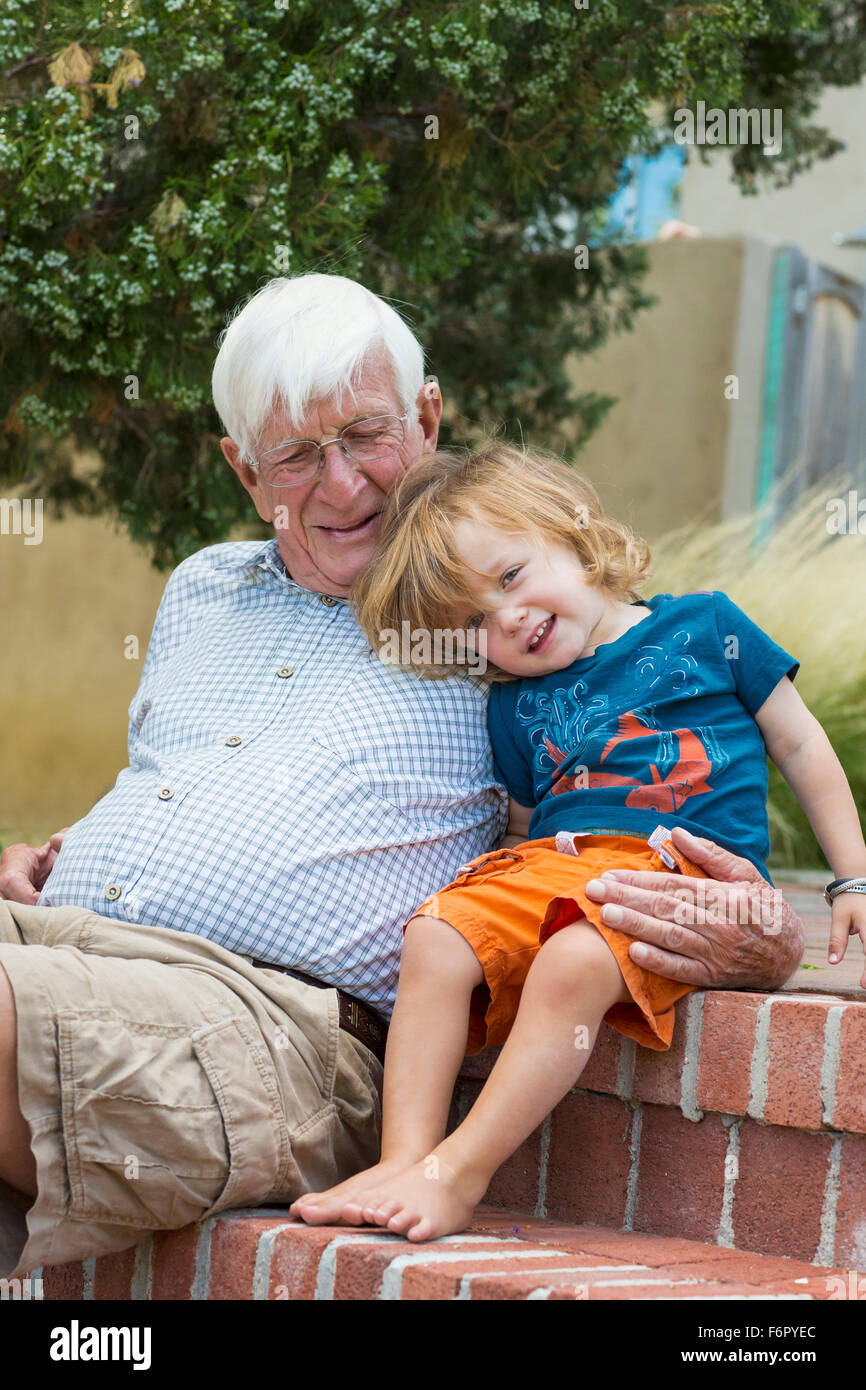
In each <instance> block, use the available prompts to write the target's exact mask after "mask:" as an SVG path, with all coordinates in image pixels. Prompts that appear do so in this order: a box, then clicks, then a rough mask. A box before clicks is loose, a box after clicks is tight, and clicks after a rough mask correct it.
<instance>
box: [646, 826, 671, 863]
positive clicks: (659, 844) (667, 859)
mask: <svg viewBox="0 0 866 1390" xmlns="http://www.w3.org/2000/svg"><path fill="white" fill-rule="evenodd" d="M670 838H671V832H670V831H669V830H668V828H667V826H666V825H657V826H656V828H655V830H654V831H653V833H652V834H651V835H650V837H649V839H648V840H647V844H648V845H649V847H650V849H654V850H657V852H658V853H659V854H660V855H661V857H662V863H663V864H666V865H667V867H668V868H669V869H678V868H679V865H678V864H677V861H676V860H675V859H674V858H673V856H672V855H671V854H670V853H669V852H668V851H667V850H666V849H665V848H664V845H665V841H666V840H669V839H670Z"/></svg>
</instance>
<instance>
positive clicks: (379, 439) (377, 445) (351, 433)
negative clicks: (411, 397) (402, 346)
mask: <svg viewBox="0 0 866 1390" xmlns="http://www.w3.org/2000/svg"><path fill="white" fill-rule="evenodd" d="M408 418H409V412H408V410H407V411H406V413H405V415H372V416H370V417H369V418H368V419H366V420H355V421H354V423H353V424H351V425H347V426H346V428H345V429H344V430H341V431H340V433H339V434H338V435H335V436H334V438H333V439H323V440H322V442H321V444H317V443H316V441H315V440H314V439H284V440H283V442H282V443H281V444H276V445H274V447H273V449H268V451H267V453H264V454H262V456H261V458H260V459H259V460H258V461H256V460H255V459H254V458H252V457H250V456H248V457H249V462H250V463H251V464H253V465H254V467H256V468H257V469H258V471H259V474H260V476H261V478H262V479H263V480H264V482H266V483H268V484H269V485H270V486H271V487H298V486H300V484H301V483H308V482H309V481H310V480H311V479H312V478H315V476H316V474H317V473H320V472H321V471H322V469H323V468H324V466H325V449H326V448H327V447H328V445H329V444H339V446H340V448H341V450H342V451H343V454H344V455H345V457H346V458H348V459H353V460H354V462H355V463H376V462H377V461H378V460H380V459H384V458H387V457H388V455H389V454H395V453H397V451H398V450H399V449H401V448H402V447H403V440H404V438H405V428H404V427H405V423H406V421H407V420H408Z"/></svg>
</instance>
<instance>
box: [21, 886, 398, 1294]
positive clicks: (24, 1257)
mask: <svg viewBox="0 0 866 1390" xmlns="http://www.w3.org/2000/svg"><path fill="white" fill-rule="evenodd" d="M0 966H2V968H3V969H4V970H5V971H6V974H7V976H8V977H9V980H10V983H11V986H12V991H13V993H14V996H15V1005H16V1010H17V1020H18V1088H19V1104H20V1106H21V1110H22V1112H23V1114H24V1116H25V1118H26V1120H27V1122H28V1124H29V1126H30V1132H31V1147H32V1149H33V1153H34V1155H35V1158H36V1165H37V1185H38V1192H37V1195H36V1198H35V1199H34V1201H33V1205H32V1206H31V1207H30V1209H29V1210H28V1211H26V1213H25V1211H24V1209H23V1207H22V1205H21V1203H20V1202H16V1201H15V1200H14V1198H13V1197H12V1196H11V1195H10V1194H9V1193H8V1192H3V1191H2V1188H0V1277H5V1278H8V1277H12V1276H16V1277H17V1276H20V1275H22V1274H25V1273H27V1272H28V1271H29V1270H31V1269H34V1268H36V1267H37V1266H40V1265H49V1264H64V1263H66V1262H67V1261H69V1260H80V1259H86V1258H89V1257H91V1256H94V1255H102V1254H106V1253H107V1252H109V1251H113V1250H123V1249H126V1248H128V1247H129V1246H131V1245H135V1244H137V1243H138V1241H140V1240H141V1239H142V1238H143V1237H144V1236H145V1235H146V1234H147V1233H148V1232H150V1231H155V1230H173V1229H176V1228H178V1227H180V1226H185V1225H187V1224H188V1223H189V1222H192V1221H197V1220H200V1219H201V1218H202V1217H206V1216H209V1215H211V1214H212V1213H214V1212H218V1211H222V1210H224V1209H225V1208H227V1207H239V1206H240V1207H244V1206H259V1205H262V1204H274V1203H287V1202H290V1201H293V1200H294V1198H295V1197H297V1196H298V1195H299V1194H300V1193H302V1192H305V1191H315V1190H320V1189H322V1188H324V1187H329V1186H331V1185H332V1184H333V1183H335V1182H339V1181H342V1179H344V1178H346V1177H349V1176H350V1175H351V1174H352V1173H355V1172H358V1171H359V1170H360V1169H362V1168H365V1167H368V1166H369V1165H370V1164H372V1163H375V1162H376V1160H377V1158H378V1157H379V1145H380V1137H381V1107H380V1096H381V1084H382V1067H381V1065H380V1063H379V1062H378V1060H377V1059H376V1058H375V1057H374V1056H373V1054H372V1053H371V1052H370V1051H369V1050H368V1049H367V1048H366V1047H364V1045H363V1043H360V1042H358V1041H357V1040H356V1039H355V1038H353V1037H352V1036H351V1035H350V1034H348V1033H346V1032H344V1031H342V1030H341V1029H340V1026H339V1014H338V998H337V992H336V990H330V989H316V988H315V987H313V986H311V985H305V984H303V983H301V982H300V981H299V980H295V979H293V978H292V977H291V976H287V975H283V974H281V973H279V972H278V971H273V970H263V969H260V968H257V967H255V966H253V965H251V964H250V963H249V962H248V961H247V960H245V959H244V958H243V957H242V956H238V955H235V954H234V953H233V952H232V951H227V950H224V949H223V947H221V946H217V945H215V944H214V943H213V942H211V941H206V940H204V939H203V938H202V937H198V936H194V935H191V934H189V933H186V932H175V931H169V930H166V929H163V928H160V927H144V926H132V925H126V924H123V923H118V922H115V921H112V920H110V919H108V918H106V917H100V916H99V915H98V914H97V913H94V912H87V911H82V910H81V909H79V908H70V907H59V908H53V907H49V908H40V907H23V906H20V905H19V904H17V903H9V902H3V901H0Z"/></svg>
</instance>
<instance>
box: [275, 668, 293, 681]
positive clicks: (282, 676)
mask: <svg viewBox="0 0 866 1390" xmlns="http://www.w3.org/2000/svg"><path fill="white" fill-rule="evenodd" d="M294 669H295V668H294V666H281V667H280V669H279V671H278V672H277V675H278V676H279V677H280V679H281V680H285V679H286V677H287V676H290V675H291V674H292V672H293V671H294Z"/></svg>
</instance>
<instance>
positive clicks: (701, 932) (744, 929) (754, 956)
mask: <svg viewBox="0 0 866 1390" xmlns="http://www.w3.org/2000/svg"><path fill="white" fill-rule="evenodd" d="M672 839H673V842H674V844H675V845H676V847H677V849H678V850H679V851H680V853H681V854H684V855H685V856H686V858H687V859H690V860H691V862H692V863H693V864H695V865H696V866H697V867H698V868H700V869H703V870H704V873H706V874H707V875H708V876H709V878H708V879H700V878H690V877H688V876H687V875H684V874H678V873H671V874H666V873H651V872H649V871H647V872H639V871H637V870H630V869H611V870H609V871H608V872H607V873H605V874H604V876H603V877H602V878H600V879H593V880H592V881H591V882H590V883H588V884H587V885H586V893H587V896H588V897H590V898H592V900H593V902H600V903H605V907H604V909H603V910H602V914H601V915H602V921H603V922H605V923H606V924H607V925H608V926H611V927H616V928H617V930H618V931H623V932H627V933H628V935H629V936H635V937H637V938H638V940H637V941H634V942H632V944H631V946H630V947H629V951H628V953H629V955H630V957H631V959H632V960H633V961H634V962H635V963H636V964H637V965H642V966H643V967H644V969H645V970H652V971H654V972H655V973H656V974H657V975H664V976H665V977H666V978H667V979H669V980H680V981H682V983H683V984H689V985H697V986H698V987H699V988H710V989H712V988H715V989H719V988H721V989H743V988H745V987H748V988H753V989H768V990H770V989H778V988H780V986H781V985H783V984H784V983H785V981H786V980H787V979H788V978H789V976H790V975H791V974H792V972H793V971H794V970H795V969H796V967H797V965H798V964H799V962H800V960H801V959H802V956H803V952H804V949H805V937H804V933H803V924H802V922H801V921H800V919H799V917H798V916H797V915H796V913H795V912H794V911H793V910H792V909H791V908H790V907H789V906H788V904H787V903H786V902H785V900H784V898H783V897H782V895H781V894H780V893H778V892H777V891H776V890H775V889H773V888H771V886H770V884H769V883H767V881H766V879H765V878H762V877H761V875H760V874H759V873H758V870H757V869H756V868H755V866H754V864H752V863H750V861H749V860H748V859H740V858H739V857H738V856H737V855H736V854H731V853H730V851H729V850H726V849H721V848H720V847H719V846H718V845H715V844H713V843H712V841H711V840H702V839H699V838H698V837H697V836H695V835H690V834H689V833H688V831H686V830H683V829H681V828H680V827H679V826H677V827H675V829H674V830H673V832H672Z"/></svg>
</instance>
